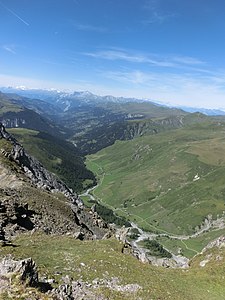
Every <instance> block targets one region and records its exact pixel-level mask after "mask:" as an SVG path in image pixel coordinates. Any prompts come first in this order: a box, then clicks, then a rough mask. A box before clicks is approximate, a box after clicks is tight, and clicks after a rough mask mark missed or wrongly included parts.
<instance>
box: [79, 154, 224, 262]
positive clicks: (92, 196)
mask: <svg viewBox="0 0 225 300" xmlns="http://www.w3.org/2000/svg"><path fill="white" fill-rule="evenodd" d="M87 159H88V158H87ZM92 163H94V164H95V165H96V166H97V167H98V169H99V170H100V171H101V173H100V174H99V173H97V175H98V177H100V180H99V183H98V184H97V185H95V186H93V187H92V188H89V189H88V190H87V191H86V192H85V193H83V194H81V195H80V196H86V197H89V198H90V200H92V201H93V200H94V201H97V202H99V203H101V204H103V205H105V206H107V207H109V208H110V209H112V210H113V211H114V212H116V211H122V212H123V213H124V210H123V209H121V208H114V207H113V206H111V205H109V204H106V203H104V202H103V201H102V199H100V198H99V197H98V196H96V195H95V193H94V191H95V189H97V188H98V187H99V186H101V185H102V183H103V181H104V179H105V176H106V173H105V172H104V170H103V168H102V167H101V166H100V165H98V164H97V163H96V162H92ZM129 215H132V216H134V217H135V218H138V219H140V220H141V221H142V222H146V223H147V224H148V225H150V226H151V227H152V228H154V229H155V230H157V231H159V230H160V231H161V232H162V233H149V232H145V231H143V230H142V229H141V228H140V227H139V226H138V225H137V224H135V223H134V222H131V226H132V227H133V228H136V229H137V230H138V231H139V233H140V234H139V236H138V238H137V239H136V240H134V241H132V244H133V245H134V246H135V247H136V248H139V249H140V246H138V243H139V242H140V241H143V240H145V239H155V238H157V237H168V238H170V239H174V240H180V241H181V242H182V244H183V245H184V247H185V248H186V249H187V250H189V251H192V252H194V253H195V255H197V254H200V253H201V251H200V252H198V251H196V250H195V249H193V248H189V247H188V246H187V245H186V243H185V242H184V241H185V240H188V239H191V238H196V237H198V236H200V235H202V234H203V233H204V232H207V231H208V230H209V229H210V228H212V227H213V226H214V224H213V222H212V221H211V222H210V221H209V222H208V223H207V224H205V225H204V226H203V227H202V228H201V229H199V230H198V231H197V232H195V233H194V234H191V235H176V234H173V233H171V232H168V231H166V230H163V229H159V228H157V227H155V226H154V225H152V224H149V223H148V222H147V221H146V220H145V219H143V218H141V217H140V216H138V215H135V214H129ZM221 219H222V218H221ZM218 220H219V219H218ZM224 228H225V224H224V225H223V226H220V227H219V228H218V229H214V230H213V231H216V230H219V229H224ZM166 250H167V251H168V252H170V253H171V251H169V250H168V249H166ZM171 254H172V256H173V257H174V258H177V256H175V255H174V254H173V253H171Z"/></svg>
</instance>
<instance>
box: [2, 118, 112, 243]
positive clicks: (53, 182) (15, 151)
mask: <svg viewBox="0 0 225 300" xmlns="http://www.w3.org/2000/svg"><path fill="white" fill-rule="evenodd" d="M0 138H2V139H5V140H7V141H9V142H10V143H11V145H12V147H11V149H10V150H4V149H1V154H2V155H3V156H4V157H5V158H7V159H9V160H11V161H12V162H15V163H16V164H17V165H18V166H19V168H20V170H21V171H22V173H23V174H24V175H25V176H26V177H27V178H28V179H29V180H30V181H31V182H32V184H33V185H34V186H36V187H37V188H39V189H43V190H45V191H47V192H49V193H53V194H57V193H61V194H63V195H64V196H65V197H66V199H67V203H65V205H66V206H68V205H69V206H70V210H71V212H72V213H73V219H74V224H75V225H76V227H79V228H80V229H81V230H80V231H79V234H77V237H78V238H80V239H85V238H91V239H93V238H94V239H95V238H102V237H103V236H105V234H106V233H107V231H108V228H107V224H106V223H105V222H104V221H103V220H102V219H101V218H100V217H99V216H98V215H97V214H96V213H95V214H93V213H92V212H91V211H90V210H88V209H87V208H85V207H84V205H83V202H82V201H81V199H80V198H79V196H78V195H77V194H76V193H74V192H73V191H72V190H71V189H69V188H68V187H67V186H66V184H64V182H62V181H61V180H60V179H59V178H57V177H56V176H55V175H53V174H52V173H50V172H48V171H47V170H46V169H45V168H44V167H43V165H42V164H41V163H40V162H39V161H38V160H37V159H35V158H34V157H32V156H30V155H29V154H28V153H27V152H26V151H25V149H24V148H23V146H22V145H21V144H20V143H18V141H17V140H16V139H15V138H14V137H13V136H11V135H10V134H9V133H8V132H7V131H6V130H5V127H4V126H3V125H2V124H1V123H0ZM25 215H27V214H25ZM49 215H50V213H49ZM3 217H4V216H3ZM50 219H51V217H50ZM3 223H4V222H3ZM39 223H40V222H39ZM50 231H51V230H50Z"/></svg>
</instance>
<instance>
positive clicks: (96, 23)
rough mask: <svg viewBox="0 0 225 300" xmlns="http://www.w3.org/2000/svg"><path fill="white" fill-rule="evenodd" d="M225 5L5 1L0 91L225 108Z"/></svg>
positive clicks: (0, 24)
mask: <svg viewBox="0 0 225 300" xmlns="http://www.w3.org/2000/svg"><path fill="white" fill-rule="evenodd" d="M224 16H225V1H224V0H189V1H187V0H39V1H36V0H0V86H20V85H24V86H27V87H33V88H56V89H70V90H89V91H91V92H93V93H96V94H100V95H106V94H111V95H114V96H129V97H138V98H149V99H153V100H157V101H161V102H166V103H171V104H180V105H189V106H196V107H211V108H223V109H225V54H224V53H225V17H224Z"/></svg>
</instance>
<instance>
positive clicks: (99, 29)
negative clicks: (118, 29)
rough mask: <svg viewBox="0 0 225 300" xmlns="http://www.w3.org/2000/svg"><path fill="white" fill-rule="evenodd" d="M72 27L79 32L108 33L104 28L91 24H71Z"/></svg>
mask: <svg viewBox="0 0 225 300" xmlns="http://www.w3.org/2000/svg"><path fill="white" fill-rule="evenodd" d="M73 26H74V27H75V28H76V29H77V30H80V31H92V32H96V33H105V32H107V31H108V30H107V28H105V27H100V26H94V25H91V24H81V23H73Z"/></svg>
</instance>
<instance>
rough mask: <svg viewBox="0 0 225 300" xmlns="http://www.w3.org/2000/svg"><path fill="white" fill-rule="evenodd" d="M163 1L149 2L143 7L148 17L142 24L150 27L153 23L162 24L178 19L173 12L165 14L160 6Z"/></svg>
mask: <svg viewBox="0 0 225 300" xmlns="http://www.w3.org/2000/svg"><path fill="white" fill-rule="evenodd" d="M160 2H161V0H147V1H145V3H144V4H143V6H142V10H143V11H145V13H146V14H147V16H146V17H145V19H143V20H142V24H144V25H149V24H153V23H159V24H162V23H164V22H166V21H168V20H169V19H171V18H174V17H177V15H176V14H174V13H171V12H164V11H163V10H162V9H161V7H160V5H161V3H160Z"/></svg>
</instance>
